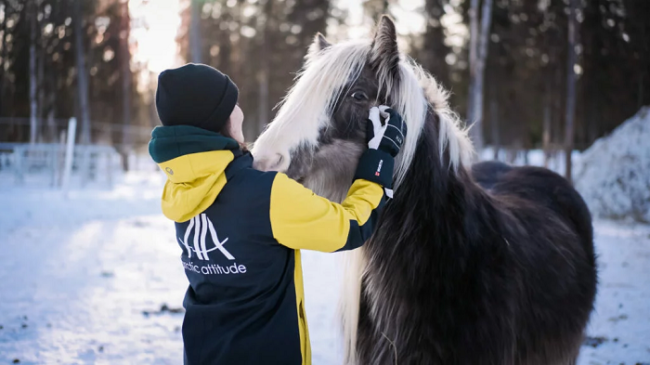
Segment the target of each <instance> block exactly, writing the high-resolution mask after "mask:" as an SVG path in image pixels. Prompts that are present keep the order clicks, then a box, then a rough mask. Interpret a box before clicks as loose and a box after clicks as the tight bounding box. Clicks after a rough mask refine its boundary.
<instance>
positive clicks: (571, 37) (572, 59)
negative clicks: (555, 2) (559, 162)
mask: <svg viewBox="0 0 650 365" xmlns="http://www.w3.org/2000/svg"><path fill="white" fill-rule="evenodd" d="M578 1H579V0H571V1H570V12H569V22H568V23H569V24H568V27H569V32H568V47H569V48H568V50H567V93H566V115H565V122H566V125H565V134H564V154H565V168H566V169H565V171H564V177H566V178H567V179H568V180H569V181H571V152H572V151H573V135H574V123H573V120H574V117H575V109H576V73H575V70H574V68H575V65H576V59H577V57H576V46H577V44H578V42H577V39H576V38H577V28H578V19H577V17H578Z"/></svg>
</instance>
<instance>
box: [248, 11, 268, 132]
mask: <svg viewBox="0 0 650 365" xmlns="http://www.w3.org/2000/svg"><path fill="white" fill-rule="evenodd" d="M262 4H264V6H263V8H262V14H261V16H260V17H259V19H260V24H259V30H260V33H261V34H260V45H259V47H260V48H259V51H260V68H259V70H258V71H257V81H258V85H259V99H258V113H259V114H258V121H257V125H256V126H255V129H254V130H253V131H251V135H249V136H248V138H251V139H253V138H256V137H257V135H258V134H259V133H260V132H262V128H264V126H265V125H266V124H267V123H268V122H269V111H270V108H269V105H270V102H269V76H270V65H269V63H270V57H271V55H270V52H269V43H270V42H269V39H267V38H268V37H269V35H270V33H271V32H270V22H271V17H272V16H273V13H272V12H273V0H264V2H263V3H262Z"/></svg>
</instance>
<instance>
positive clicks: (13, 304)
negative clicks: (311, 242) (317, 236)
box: [0, 173, 650, 365]
mask: <svg viewBox="0 0 650 365" xmlns="http://www.w3.org/2000/svg"><path fill="white" fill-rule="evenodd" d="M162 178H163V177H162V176H160V175H158V174H155V173H151V174H149V176H144V175H130V176H128V177H127V178H126V179H125V180H124V182H122V183H119V184H116V186H115V188H114V189H112V190H110V191H102V190H86V191H72V192H70V193H69V194H68V195H67V196H63V195H62V194H61V193H60V192H57V191H51V190H45V189H43V188H38V189H33V190H30V189H27V188H16V187H14V186H12V184H3V182H2V181H1V180H2V179H0V207H2V209H1V210H0V364H11V363H17V362H18V361H19V363H20V364H181V363H182V357H181V351H182V343H181V334H180V326H181V323H182V318H183V314H182V313H177V311H178V309H179V308H180V307H181V301H182V298H183V294H184V291H185V288H186V282H185V277H184V274H183V270H182V268H181V265H180V263H179V255H180V253H181V250H180V248H179V247H178V245H177V244H176V243H175V242H174V239H173V227H172V225H171V223H169V222H168V221H166V220H165V218H164V217H163V216H162V215H161V214H160V208H159V200H158V199H159V193H160V191H161V186H162V182H163V180H162ZM596 244H597V249H598V252H599V254H600V258H599V260H600V267H601V274H600V281H601V283H600V288H599V296H598V301H597V305H596V312H595V313H594V315H593V320H592V323H591V325H590V327H589V331H588V333H589V336H590V337H592V338H593V339H591V341H590V342H591V343H592V344H593V346H595V347H591V346H585V347H583V354H582V356H581V359H580V362H579V364H580V365H599V364H627V365H631V364H637V363H640V364H646V363H650V283H649V282H648V277H650V276H649V275H648V274H650V227H649V226H642V225H635V224H631V223H630V224H626V223H614V222H608V221H599V222H597V223H596ZM337 259H338V258H337V257H336V255H335V254H334V255H326V254H319V253H314V252H305V253H304V256H303V267H304V271H305V283H306V284H305V285H306V288H305V291H306V303H307V315H308V320H309V325H310V330H311V331H310V332H311V340H312V348H313V353H314V356H313V359H314V364H315V365H330V364H340V354H341V351H340V348H339V344H338V340H337V339H338V335H337V331H336V320H335V311H336V300H337V295H338V289H339V281H340V279H341V274H340V272H339V271H338V265H337ZM601 341H602V343H601Z"/></svg>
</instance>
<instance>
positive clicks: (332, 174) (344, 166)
mask: <svg viewBox="0 0 650 365" xmlns="http://www.w3.org/2000/svg"><path fill="white" fill-rule="evenodd" d="M365 148H366V147H365V146H363V145H360V144H358V143H355V142H352V141H344V140H334V141H333V142H332V143H329V144H326V145H321V146H320V147H319V148H318V150H317V151H316V152H315V153H314V154H313V155H312V156H311V158H310V159H309V161H308V163H309V165H308V166H309V168H308V169H307V172H306V173H305V174H304V175H301V176H300V175H299V174H298V173H297V172H294V173H292V172H293V171H300V170H303V169H301V168H297V167H295V166H292V167H290V168H289V171H288V172H289V177H291V178H294V179H298V180H299V181H301V182H302V183H303V185H305V186H306V187H307V188H309V189H311V190H312V191H313V192H314V193H316V194H318V195H320V196H322V197H324V198H327V199H329V200H331V201H335V202H339V203H340V202H342V201H343V199H345V197H346V196H347V193H348V191H349V190H350V186H351V185H352V182H353V180H354V173H355V171H356V168H357V164H358V162H359V158H360V157H361V154H362V153H363V151H364V150H365ZM304 160H305V159H303V162H302V163H306V162H305V161H304ZM296 161H298V160H296ZM292 175H293V176H292Z"/></svg>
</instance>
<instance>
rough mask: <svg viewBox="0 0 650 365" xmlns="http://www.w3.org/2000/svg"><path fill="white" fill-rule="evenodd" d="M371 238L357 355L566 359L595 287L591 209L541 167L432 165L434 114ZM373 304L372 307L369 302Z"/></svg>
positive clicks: (389, 360) (424, 360)
mask: <svg viewBox="0 0 650 365" xmlns="http://www.w3.org/2000/svg"><path fill="white" fill-rule="evenodd" d="M429 119H430V120H429V121H428V122H427V124H426V126H425V129H424V131H423V134H422V136H421V138H420V141H419V144H418V150H417V154H416V157H415V159H414V161H413V163H412V165H411V167H410V168H409V172H408V174H407V176H406V179H405V182H404V183H403V184H402V185H401V186H400V187H399V189H398V190H397V191H396V192H395V199H394V200H392V201H391V202H390V203H389V205H388V206H387V207H386V209H385V211H384V213H383V215H382V217H381V220H380V223H379V226H378V227H377V230H376V233H375V235H374V236H373V238H372V239H371V240H370V241H369V242H368V243H367V244H366V246H365V247H366V250H367V257H368V260H369V264H368V271H367V275H366V277H365V278H364V284H365V285H364V294H363V297H362V305H361V311H362V312H361V319H360V323H359V341H358V346H357V350H358V352H359V363H360V364H393V363H397V364H459V365H460V364H462V365H464V364H486V365H487V364H490V365H492V364H494V365H504V364H531V365H532V364H539V365H542V364H573V363H574V361H575V359H576V357H577V355H578V352H579V348H580V344H581V342H582V337H583V331H584V328H585V326H586V324H587V321H588V319H589V314H590V312H591V310H592V305H593V301H594V296H595V292H596V267H595V258H594V253H593V243H592V228H591V218H590V216H589V212H588V210H587V208H586V206H585V204H584V202H583V200H582V199H581V197H580V196H579V195H578V193H577V192H576V191H575V190H574V189H573V188H572V187H571V186H570V185H569V183H568V182H567V181H566V180H565V179H563V178H562V177H560V176H559V175H557V174H555V173H553V172H551V171H549V170H546V169H542V168H534V167H522V168H510V167H507V166H505V165H500V164H494V165H491V166H489V165H485V164H483V165H481V164H479V165H478V166H476V168H475V171H477V172H479V173H478V174H477V175H478V176H477V177H478V180H479V181H483V183H485V184H489V186H490V192H489V193H488V192H486V191H485V190H484V189H483V188H481V187H480V186H479V185H477V184H476V183H475V182H474V180H473V178H472V176H470V174H468V173H467V172H465V171H464V170H462V169H461V170H460V171H459V172H458V173H454V172H453V171H451V170H449V169H448V168H447V166H443V165H442V164H440V162H439V161H440V159H439V156H438V153H437V150H438V147H437V132H436V131H437V130H438V129H437V126H436V125H435V124H436V123H435V122H434V119H433V115H431V114H430V118H429ZM371 309H372V310H371Z"/></svg>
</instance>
